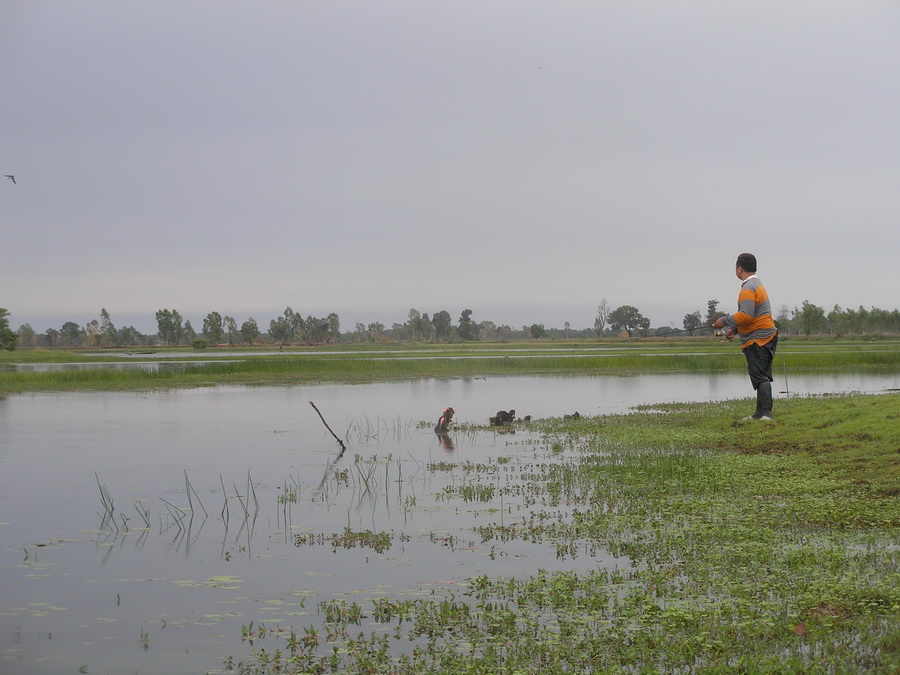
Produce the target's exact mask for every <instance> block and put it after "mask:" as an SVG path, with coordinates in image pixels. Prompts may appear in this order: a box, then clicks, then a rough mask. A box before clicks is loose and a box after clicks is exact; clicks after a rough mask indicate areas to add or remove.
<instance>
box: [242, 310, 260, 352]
mask: <svg viewBox="0 0 900 675" xmlns="http://www.w3.org/2000/svg"><path fill="white" fill-rule="evenodd" d="M258 337H259V326H257V325H256V319H254V318H253V317H252V316H251V317H250V318H249V319H247V320H246V321H245V322H244V323H242V324H241V338H242V339H243V340H244V344H248V345H252V344H253V343H254V342H255V341H256V338H258Z"/></svg>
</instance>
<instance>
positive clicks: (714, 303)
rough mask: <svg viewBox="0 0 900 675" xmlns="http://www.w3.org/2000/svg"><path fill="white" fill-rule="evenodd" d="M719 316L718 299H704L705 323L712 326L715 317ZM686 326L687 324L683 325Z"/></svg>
mask: <svg viewBox="0 0 900 675" xmlns="http://www.w3.org/2000/svg"><path fill="white" fill-rule="evenodd" d="M719 316H721V313H720V312H719V301H718V300H707V301H706V325H707V326H712V325H713V324H714V323H715V322H716V319H718V318H719ZM685 328H687V326H685Z"/></svg>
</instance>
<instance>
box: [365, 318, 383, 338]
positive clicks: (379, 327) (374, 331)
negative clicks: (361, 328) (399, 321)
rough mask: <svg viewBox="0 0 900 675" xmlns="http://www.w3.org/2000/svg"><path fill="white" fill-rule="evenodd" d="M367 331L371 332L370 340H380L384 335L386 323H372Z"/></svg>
mask: <svg viewBox="0 0 900 675" xmlns="http://www.w3.org/2000/svg"><path fill="white" fill-rule="evenodd" d="M366 332H367V333H368V334H369V340H370V341H372V342H378V341H379V340H381V338H382V336H383V335H384V324H383V323H379V322H377V321H376V322H374V323H370V324H369V326H368V328H366Z"/></svg>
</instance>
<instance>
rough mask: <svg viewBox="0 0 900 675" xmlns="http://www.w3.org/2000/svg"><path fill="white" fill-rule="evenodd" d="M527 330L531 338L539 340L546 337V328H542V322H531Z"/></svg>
mask: <svg viewBox="0 0 900 675" xmlns="http://www.w3.org/2000/svg"><path fill="white" fill-rule="evenodd" d="M528 332H529V333H530V334H531V339H532V340H541V339H543V338H545V337H547V329H546V328H544V324H542V323H533V324H531V327H530V328H529V329H528Z"/></svg>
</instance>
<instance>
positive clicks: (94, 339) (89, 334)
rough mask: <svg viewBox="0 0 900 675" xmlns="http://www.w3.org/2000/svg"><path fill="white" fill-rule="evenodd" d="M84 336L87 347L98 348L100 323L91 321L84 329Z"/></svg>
mask: <svg viewBox="0 0 900 675" xmlns="http://www.w3.org/2000/svg"><path fill="white" fill-rule="evenodd" d="M84 334H85V337H86V339H87V344H88V346H89V347H99V346H100V335H101V334H100V322H99V321H97V319H92V320H91V322H90V323H88V325H87V326H85V327H84Z"/></svg>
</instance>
